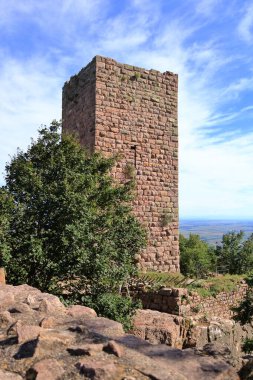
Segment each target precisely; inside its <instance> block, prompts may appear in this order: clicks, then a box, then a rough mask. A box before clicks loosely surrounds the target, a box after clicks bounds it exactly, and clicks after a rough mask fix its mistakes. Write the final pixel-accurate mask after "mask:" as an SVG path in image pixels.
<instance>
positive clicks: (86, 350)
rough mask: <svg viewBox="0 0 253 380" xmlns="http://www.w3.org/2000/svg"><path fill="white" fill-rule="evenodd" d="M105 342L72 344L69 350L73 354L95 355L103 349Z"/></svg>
mask: <svg viewBox="0 0 253 380" xmlns="http://www.w3.org/2000/svg"><path fill="white" fill-rule="evenodd" d="M103 347H104V345H103V343H97V344H95V343H88V344H80V345H77V346H72V347H69V348H68V351H69V353H70V354H71V355H78V356H79V355H80V356H81V355H88V356H95V355H97V354H98V353H99V352H102V350H103Z"/></svg>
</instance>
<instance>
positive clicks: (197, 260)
mask: <svg viewBox="0 0 253 380" xmlns="http://www.w3.org/2000/svg"><path fill="white" fill-rule="evenodd" d="M179 249H180V268H181V273H182V274H183V275H185V276H192V277H197V278H202V277H205V276H207V274H208V273H209V272H213V271H214V270H215V268H216V265H215V264H216V257H215V254H214V248H212V247H211V246H209V245H208V244H207V243H206V242H204V241H203V240H201V239H200V237H199V235H194V234H190V236H189V238H186V237H184V236H183V235H180V236H179Z"/></svg>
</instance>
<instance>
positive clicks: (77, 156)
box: [0, 122, 146, 304]
mask: <svg viewBox="0 0 253 380" xmlns="http://www.w3.org/2000/svg"><path fill="white" fill-rule="evenodd" d="M59 127H60V125H59V123H57V122H53V123H52V125H51V126H50V128H49V129H47V128H43V129H41V130H40V131H39V138H38V140H37V141H32V144H31V146H30V147H29V148H28V150H27V151H26V152H23V151H18V152H17V155H16V156H14V157H13V158H12V160H11V162H10V164H8V165H7V166H6V186H5V187H2V188H1V192H0V216H1V222H0V247H1V252H2V256H1V265H4V266H6V270H7V276H8V281H9V282H10V283H13V284H21V283H28V284H29V285H32V286H36V287H38V288H39V289H41V290H43V291H51V292H54V293H58V294H59V292H60V290H61V289H60V285H59V284H63V283H67V282H68V281H71V280H72V279H73V278H74V279H75V289H77V291H78V292H80V294H82V293H83V292H84V288H83V284H84V283H85V284H87V283H88V284H89V294H90V295H91V296H92V297H93V299H95V298H96V297H97V296H98V295H102V294H104V293H106V294H107V293H108V292H111V293H117V292H118V289H119V287H120V286H121V285H122V284H123V283H124V282H125V281H126V280H127V279H128V278H129V277H130V276H131V275H133V274H135V273H136V267H135V259H134V257H135V255H136V254H137V253H138V252H139V250H140V249H141V248H142V247H144V246H145V241H146V233H145V231H144V229H143V228H142V227H141V225H140V223H139V222H138V221H137V219H136V218H135V217H134V215H133V214H132V210H131V206H130V201H131V199H132V191H131V190H132V183H131V181H130V182H128V183H127V184H126V185H120V184H117V183H115V182H114V181H113V179H112V176H111V175H110V170H111V169H112V167H113V166H114V164H115V159H114V158H111V159H106V158H103V157H102V156H101V155H100V154H98V153H96V154H93V155H89V154H88V153H87V152H86V151H85V150H84V149H83V148H81V147H80V146H79V144H78V143H77V142H76V141H74V140H73V138H71V137H68V136H63V137H61V135H60V133H59ZM2 216H3V217H4V218H2ZM84 279H85V281H84ZM75 291H76V290H75ZM94 297H95V298H94ZM124 302H125V301H124ZM118 304H119V303H118Z"/></svg>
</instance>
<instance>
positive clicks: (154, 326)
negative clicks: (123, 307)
mask: <svg viewBox="0 0 253 380" xmlns="http://www.w3.org/2000/svg"><path fill="white" fill-rule="evenodd" d="M133 333H134V334H135V335H136V336H138V337H140V338H142V339H145V340H147V341H149V342H150V343H153V344H159V343H165V344H167V345H169V346H172V347H176V348H190V347H191V348H194V349H195V351H196V352H199V353H202V354H206V355H211V356H213V357H214V358H218V357H223V358H224V359H225V360H226V361H227V362H228V363H229V364H231V365H233V366H234V367H236V368H240V366H241V364H242V362H243V360H242V357H243V352H242V350H241V344H242V341H243V340H244V339H245V338H246V337H248V338H251V337H253V329H252V326H250V325H245V326H241V325H240V324H239V323H236V322H235V321H233V320H231V319H222V318H218V317H211V318H208V317H205V318H198V317H187V318H186V317H180V316H175V315H171V314H167V313H161V312H159V311H154V310H138V311H137V313H136V315H135V318H134V329H133Z"/></svg>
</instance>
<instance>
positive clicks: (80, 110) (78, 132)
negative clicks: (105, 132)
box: [62, 61, 96, 151]
mask: <svg viewBox="0 0 253 380" xmlns="http://www.w3.org/2000/svg"><path fill="white" fill-rule="evenodd" d="M95 86H96V66H95V62H94V61H92V62H90V64H88V65H87V66H86V67H85V68H83V69H82V70H81V71H80V72H79V74H78V75H75V76H73V77H71V80H70V81H69V82H67V83H66V84H65V85H64V94H63V97H62V120H63V132H65V133H69V134H73V135H74V136H76V137H77V138H78V140H79V141H80V142H81V144H82V145H83V146H85V147H87V148H88V150H89V151H92V150H93V149H94V146H95V104H96V98H95Z"/></svg>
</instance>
